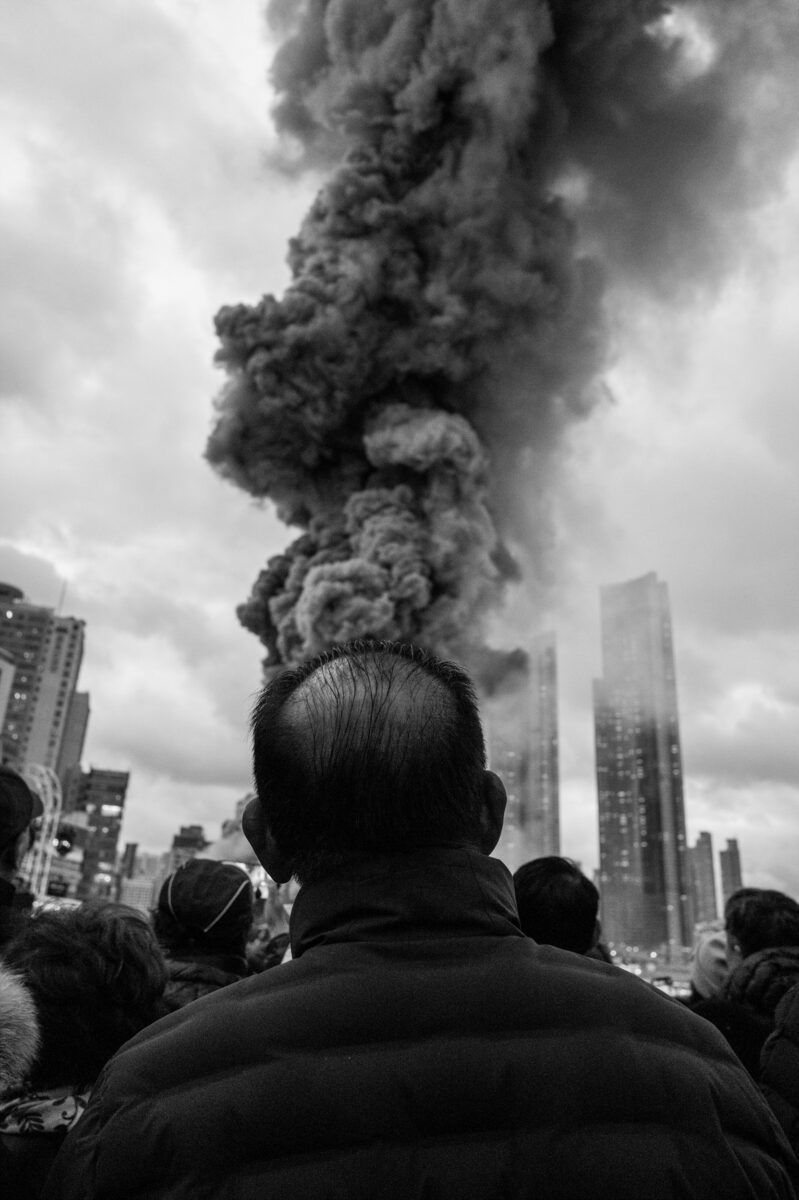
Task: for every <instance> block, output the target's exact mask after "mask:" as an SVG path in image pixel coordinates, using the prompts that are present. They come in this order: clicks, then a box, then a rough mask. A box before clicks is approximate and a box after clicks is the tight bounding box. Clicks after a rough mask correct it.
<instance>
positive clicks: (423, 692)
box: [243, 641, 505, 883]
mask: <svg viewBox="0 0 799 1200" xmlns="http://www.w3.org/2000/svg"><path fill="white" fill-rule="evenodd" d="M252 733H253V765H254V774H255V783H256V791H257V798H256V799H255V800H253V801H251V802H250V804H249V805H248V806H247V809H246V810H245V814H244V822H243V827H244V832H245V834H246V836H247V837H248V839H249V841H250V843H251V844H252V846H253V847H254V849H255V851H256V853H257V854H258V856H259V858H260V860H261V862H262V863H263V864H264V866H265V867H266V869H267V871H268V872H269V874H270V875H271V876H272V878H273V879H276V880H277V881H278V882H283V881H285V880H287V879H289V878H290V877H291V876H292V875H294V876H296V877H297V879H299V880H300V881H301V882H302V883H307V882H311V881H313V880H316V879H318V878H321V877H323V876H325V875H327V874H329V873H331V872H335V871H339V870H341V869H342V868H343V867H345V866H346V865H347V864H348V863H351V862H353V861H355V860H357V859H358V858H360V857H363V856H368V855H373V854H375V853H392V852H405V853H407V852H409V851H413V850H417V849H422V848H425V847H432V846H457V847H463V848H468V849H475V850H479V851H482V852H483V853H486V854H490V853H491V850H493V848H494V846H495V845H496V843H497V840H498V838H499V834H500V831H501V827H502V814H503V812H504V805H505V789H504V787H503V785H502V783H501V782H500V780H499V779H498V778H497V776H496V775H494V774H493V773H492V772H490V771H486V769H485V743H484V739H483V732H482V727H481V724H480V717H479V714H478V710H477V702H476V698H475V694H474V689H473V687H472V684H471V681H470V680H469V677H468V676H467V675H466V673H465V672H464V671H463V670H462V669H461V668H460V667H458V666H456V665H455V664H453V663H449V662H444V661H440V660H438V659H436V658H434V657H433V656H432V655H430V654H428V653H426V652H424V651H422V650H420V649H419V648H418V647H414V646H408V645H400V644H398V643H393V642H372V641H366V642H355V643H350V644H349V645H346V646H340V647H336V648H335V649H333V650H331V651H328V652H326V653H325V654H322V655H319V656H318V657H316V658H314V659H312V660H311V661H310V662H307V663H304V664H302V665H300V666H298V667H295V668H293V669H290V670H287V671H285V672H283V673H282V674H281V675H279V676H278V677H277V678H276V679H274V680H272V681H271V682H270V683H268V684H267V686H266V687H265V688H264V690H263V692H262V694H261V696H260V699H259V700H258V703H257V705H256V707H255V710H254V713H253V718H252Z"/></svg>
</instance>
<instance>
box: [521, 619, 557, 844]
mask: <svg viewBox="0 0 799 1200" xmlns="http://www.w3.org/2000/svg"><path fill="white" fill-rule="evenodd" d="M527 778H528V787H527V792H528V804H527V809H526V812H525V813H524V822H525V840H526V841H527V843H528V845H529V847H530V850H531V853H530V855H529V857H530V858H538V857H540V856H541V855H543V854H560V770H559V763H558V656H557V646H556V642H555V635H554V633H545V634H542V635H541V636H540V637H539V638H536V640H535V642H534V643H533V647H532V651H531V654H530V765H529V769H528V772H527Z"/></svg>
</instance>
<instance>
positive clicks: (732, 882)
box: [719, 838, 743, 904]
mask: <svg viewBox="0 0 799 1200" xmlns="http://www.w3.org/2000/svg"><path fill="white" fill-rule="evenodd" d="M719 860H720V862H721V902H722V904H726V903H727V901H728V900H729V898H730V896H731V895H732V894H733V892H737V891H738V889H739V888H742V887H743V876H742V874H741V852H740V850H739V848H738V839H737V838H727V849H726V850H721V851H720V852H719Z"/></svg>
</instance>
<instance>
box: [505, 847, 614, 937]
mask: <svg viewBox="0 0 799 1200" xmlns="http://www.w3.org/2000/svg"><path fill="white" fill-rule="evenodd" d="M513 886H514V888H515V890H516V904H517V906H518V909H519V921H520V923H521V927H522V930H523V932H524V933H525V934H526V935H527V937H531V938H533V939H534V940H535V941H536V942H539V943H541V944H542V945H544V946H559V947H560V948H561V949H562V950H571V951H572V952H573V953H574V954H587V953H588V951H589V950H590V949H591V948H592V947H593V945H594V944H595V942H596V940H597V936H598V932H599V927H598V925H597V913H598V911H599V892H598V891H597V890H596V888H595V887H594V885H593V883H592V882H591V880H590V879H587V878H586V876H585V875H583V873H582V871H581V870H580V869H579V867H577V866H576V865H575V864H574V863H573V862H572V861H571V859H568V858H560V857H558V856H557V855H550V856H547V857H545V858H535V859H533V861H532V862H528V863H525V864H524V865H523V866H521V867H519V869H518V871H517V872H516V873H515V875H514V876H513Z"/></svg>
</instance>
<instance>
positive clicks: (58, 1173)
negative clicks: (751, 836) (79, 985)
mask: <svg viewBox="0 0 799 1200" xmlns="http://www.w3.org/2000/svg"><path fill="white" fill-rule="evenodd" d="M291 944H292V951H293V954H294V958H293V961H292V962H290V963H288V964H285V965H283V966H280V967H276V968H275V969H274V970H271V971H266V972H264V973H263V974H261V975H257V976H255V977H253V978H251V979H247V980H245V981H243V982H242V983H239V984H235V985H233V986H232V987H226V988H223V989H221V990H220V991H218V992H216V993H215V994H214V995H213V996H208V997H206V998H205V999H204V1000H200V1001H198V1002H197V1003H196V1004H194V1005H192V1006H191V1008H189V1009H185V1010H183V1011H181V1012H176V1013H173V1014H172V1015H171V1016H169V1017H166V1018H164V1019H163V1020H162V1021H159V1022H158V1023H156V1024H155V1025H153V1026H151V1027H150V1028H149V1029H147V1030H146V1031H144V1032H143V1033H142V1034H140V1035H139V1036H138V1037H136V1038H135V1039H134V1040H133V1041H131V1042H129V1043H128V1044H127V1046H125V1047H124V1048H123V1049H122V1050H121V1051H120V1052H119V1053H118V1054H117V1056H116V1057H115V1058H114V1059H113V1060H112V1061H111V1063H110V1064H109V1066H108V1067H107V1068H106V1070H105V1072H104V1074H103V1076H101V1079H100V1081H99V1084H98V1086H97V1088H96V1091H95V1093H94V1095H93V1097H92V1100H91V1102H90V1104H89V1108H88V1109H87V1112H86V1114H85V1116H84V1117H83V1118H82V1120H81V1121H80V1123H79V1125H78V1126H77V1128H76V1129H75V1130H74V1132H73V1133H71V1134H70V1135H69V1136H68V1138H67V1140H66V1142H65V1144H64V1146H63V1147H62V1150H61V1152H60V1153H59V1156H58V1158H57V1159H56V1163H55V1167H54V1169H53V1172H52V1174H51V1177H50V1181H49V1184H48V1190H47V1191H46V1193H45V1195H46V1197H49V1198H50V1200H131V1198H133V1197H136V1198H140V1200H144V1198H145V1197H146V1198H147V1200H156V1198H157V1197H162V1198H166V1197H169V1198H171V1200H198V1197H202V1200H212V1198H213V1200H215V1198H217V1197H219V1198H221V1197H231V1198H233V1197H235V1198H236V1200H247V1198H250V1197H252V1198H253V1200H255V1198H256V1197H258V1198H259V1200H261V1198H263V1197H267V1196H269V1197H289V1198H290V1200H306V1198H307V1200H311V1198H313V1200H324V1198H326V1197H331V1198H332V1197H336V1198H337V1200H347V1198H354V1197H357V1198H359V1200H374V1198H376V1197H380V1198H381V1200H400V1198H401V1200H422V1198H423V1197H424V1198H425V1200H427V1198H432V1197H435V1198H436V1200H450V1198H452V1200H464V1198H468V1197H473V1196H474V1197H480V1200H492V1198H494V1197H497V1198H499V1197H503V1198H505V1197H513V1198H517V1197H518V1198H521V1197H536V1198H541V1200H544V1198H545V1200H594V1198H597V1200H598V1198H599V1197H601V1198H602V1200H608V1198H611V1197H612V1200H641V1198H642V1197H647V1200H675V1198H683V1197H684V1198H685V1200H688V1197H690V1198H691V1200H720V1198H721V1197H723V1198H724V1200H744V1198H746V1200H772V1198H776V1197H782V1198H784V1200H788V1198H789V1197H793V1196H794V1191H793V1187H792V1183H791V1177H792V1172H793V1171H794V1170H796V1169H797V1164H796V1160H795V1159H794V1158H793V1155H792V1154H791V1152H790V1149H789V1147H788V1145H787V1143H786V1142H785V1139H784V1137H783V1135H782V1133H781V1131H780V1129H779V1126H778V1125H777V1122H776V1121H775V1120H774V1117H773V1116H772V1114H771V1112H770V1111H769V1109H768V1107H767V1105H766V1104H765V1102H764V1101H763V1099H762V1097H761V1096H760V1095H759V1094H758V1092H757V1090H756V1089H755V1087H754V1086H753V1084H752V1083H751V1081H750V1079H749V1077H748V1075H747V1074H746V1072H745V1071H744V1070H743V1068H742V1067H741V1066H740V1064H739V1063H738V1061H737V1059H736V1058H735V1057H734V1055H733V1054H732V1053H731V1051H730V1050H729V1048H728V1046H727V1044H726V1043H725V1042H724V1040H723V1038H721V1036H720V1035H719V1034H718V1033H717V1032H716V1031H715V1030H714V1029H713V1028H712V1027H711V1026H710V1025H708V1024H707V1022H705V1021H701V1020H700V1019H699V1018H698V1017H695V1016H694V1015H693V1014H692V1013H690V1012H687V1011H686V1009H685V1008H684V1007H683V1006H682V1005H680V1004H678V1003H676V1002H675V1001H672V1000H670V999H668V998H666V997H665V996H663V995H661V994H660V993H659V992H657V991H656V990H655V989H654V988H652V987H651V986H650V985H648V984H646V983H643V982H642V981H641V980H637V979H634V978H633V977H632V976H630V975H627V974H626V973H625V972H623V971H620V970H619V969H618V968H616V967H613V966H608V965H605V964H602V963H598V962H593V961H590V960H588V959H586V958H582V957H578V956H577V955H573V954H569V953H567V952H565V951H562V950H556V949H553V948H550V947H543V946H537V945H536V944H535V943H534V942H532V941H530V940H529V939H528V938H525V937H524V936H523V935H522V933H521V931H520V929H519V926H518V922H517V917H516V909H515V901H514V896H513V883H512V880H511V877H510V875H509V873H508V872H507V871H506V869H505V868H504V867H503V866H502V864H501V863H499V862H497V861H496V860H494V859H489V858H486V857H485V856H483V855H481V854H478V853H472V852H470V851H465V850H463V851H461V850H453V849H441V850H429V851H424V852H419V853H417V854H414V855H409V856H402V857H401V856H393V857H392V856H385V857H382V858H379V859H375V860H374V861H372V862H369V863H365V864H363V865H362V866H361V867H360V868H359V869H358V870H357V871H352V872H350V873H349V874H348V875H347V877H344V876H343V875H342V876H337V877H330V878H328V879H326V880H324V881H321V882H319V883H315V884H309V885H307V886H306V887H304V888H302V890H301V891H300V893H299V895H298V897H297V900H296V901H295V904H294V909H293V911H292V914H291Z"/></svg>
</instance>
